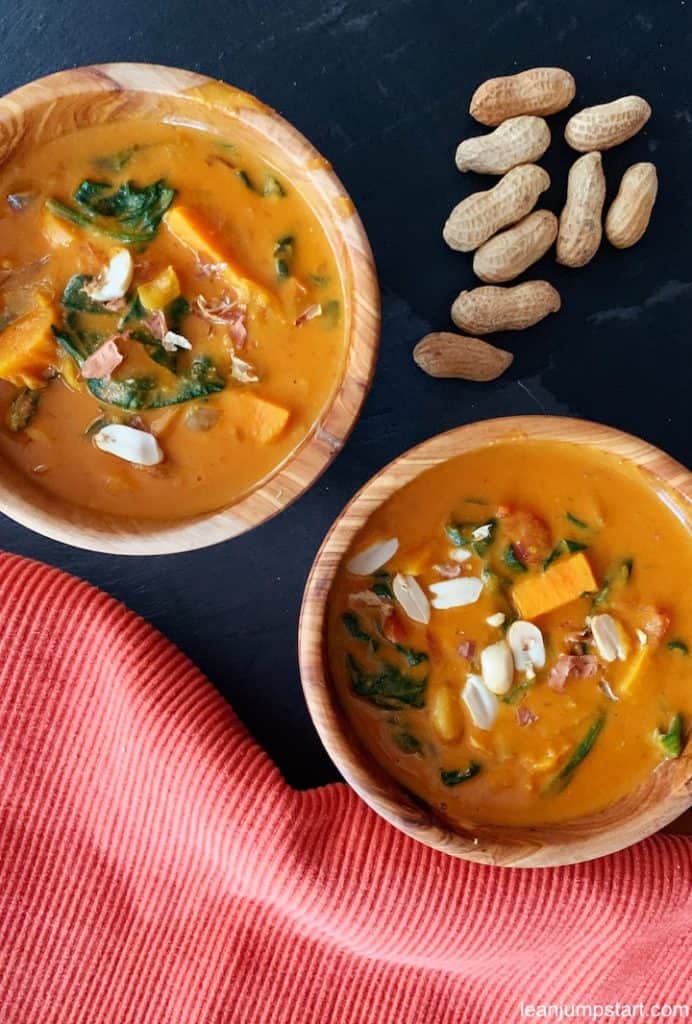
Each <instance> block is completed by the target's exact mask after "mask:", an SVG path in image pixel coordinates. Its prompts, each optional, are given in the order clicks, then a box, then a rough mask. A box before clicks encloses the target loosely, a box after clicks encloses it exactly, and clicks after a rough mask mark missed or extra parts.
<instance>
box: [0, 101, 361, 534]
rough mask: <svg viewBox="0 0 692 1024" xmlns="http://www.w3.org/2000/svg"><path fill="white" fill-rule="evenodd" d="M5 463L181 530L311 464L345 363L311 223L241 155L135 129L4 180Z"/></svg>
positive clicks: (99, 134) (195, 138)
mask: <svg viewBox="0 0 692 1024" xmlns="http://www.w3.org/2000/svg"><path fill="white" fill-rule="evenodd" d="M0 204H1V205H2V207H3V209H2V211H1V212H0V414H1V415H2V422H3V426H2V429H1V430H0V454H1V455H2V457H4V458H6V459H9V460H10V461H11V462H13V463H14V464H15V465H16V466H18V467H19V468H20V469H21V470H22V471H24V472H25V473H26V474H28V475H29V476H30V477H31V478H32V479H34V480H35V481H37V482H38V483H40V485H41V486H43V487H45V488H47V489H48V490H49V491H51V492H53V493H54V494H57V495H59V496H61V497H63V498H66V499H67V500H69V501H71V502H74V503H77V504H80V505H83V506H88V507H90V508H92V509H95V510H99V511H102V512H106V513H110V514H115V515H128V516H137V517H143V518H151V519H177V518H181V517H184V516H189V515H194V514H197V513H201V512H205V511H209V510H212V509H215V508H220V507H223V506H225V505H228V504H230V503H232V502H233V501H234V500H236V499H237V498H239V497H240V496H241V495H243V494H244V493H246V492H247V491H249V490H250V489H252V488H253V487H254V486H256V485H257V484H258V483H259V482H260V481H261V480H263V479H264V478H266V477H267V476H268V475H270V474H271V473H272V472H273V471H274V470H275V469H276V468H277V467H278V466H279V465H280V464H281V463H282V462H283V461H284V460H285V459H286V458H287V457H288V456H289V455H290V454H291V452H292V451H294V450H295V449H296V447H298V446H299V445H300V443H301V442H302V441H303V440H304V439H305V437H306V436H307V435H308V434H309V432H310V431H311V430H312V429H313V427H314V425H315V423H316V422H317V421H318V420H319V418H320V416H321V414H322V413H323V412H324V410H325V409H326V408H327V406H328V404H329V402H330V399H331V396H332V395H333V393H334V391H335V388H336V387H337V385H338V382H339V381H340V379H341V376H342V372H343V367H344V364H345V348H346V345H345V334H346V332H345V320H346V318H347V313H348V311H347V310H345V309H344V295H343V290H342V285H341V280H340V275H339V269H338V267H337V266H336V263H335V258H334V253H333V251H332V249H331V247H330V244H329V241H328V239H327V236H326V234H325V232H324V231H323V229H322V227H321V225H320V223H319V221H318V219H317V216H316V214H315V212H314V211H313V210H312V209H311V207H310V206H309V204H308V203H307V201H306V200H305V199H304V198H303V197H302V195H301V194H300V193H299V191H298V189H297V188H296V187H294V185H293V184H292V183H291V181H290V180H289V179H288V178H287V177H286V176H285V175H284V174H283V173H281V172H280V171H277V170H276V169H275V168H274V167H272V166H271V165H269V164H268V163H267V162H266V160H264V159H263V157H262V156H261V155H260V154H259V153H255V152H253V151H252V150H251V149H250V148H249V147H247V146H246V145H245V144H242V145H241V144H240V143H238V144H236V143H235V142H234V140H233V139H232V138H220V137H217V136H214V135H212V134H211V133H206V132H202V131H197V130H195V129H191V128H184V127H177V126H173V125H166V124H154V123H152V122H148V121H138V120H130V121H124V122H119V123H114V124H109V125H100V126H92V127H89V128H84V129H81V130H79V131H76V132H74V133H72V134H67V135H63V136H61V137H59V138H56V139H53V140H51V141H49V142H47V143H45V144H42V145H40V146H36V147H35V148H33V149H28V150H27V151H26V152H23V151H22V152H20V153H19V154H18V155H17V156H15V157H14V158H13V159H12V160H11V161H10V162H9V163H8V164H7V165H6V166H5V167H4V168H3V169H2V171H1V172H0Z"/></svg>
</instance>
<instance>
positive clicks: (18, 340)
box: [0, 295, 59, 390]
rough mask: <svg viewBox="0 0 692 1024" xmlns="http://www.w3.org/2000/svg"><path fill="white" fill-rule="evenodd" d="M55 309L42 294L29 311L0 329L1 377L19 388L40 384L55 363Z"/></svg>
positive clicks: (33, 387)
mask: <svg viewBox="0 0 692 1024" xmlns="http://www.w3.org/2000/svg"><path fill="white" fill-rule="evenodd" d="M54 314H55V311H54V309H53V306H52V304H51V303H50V302H49V301H48V300H47V299H46V298H45V297H44V296H42V295H38V296H37V297H36V302H35V305H34V306H33V308H32V309H30V310H29V312H28V313H25V314H24V316H21V317H19V319H17V320H14V321H13V322H12V323H10V324H9V325H8V326H7V327H5V329H4V330H3V331H0V380H6V381H9V383H10V384H14V385H15V387H18V388H22V387H24V388H31V389H33V390H36V389H37V388H43V387H45V386H46V384H47V382H48V381H47V371H48V370H50V368H51V367H57V365H58V361H59V352H58V346H57V344H56V341H55V338H54V337H53V332H52V331H51V324H52V323H53V319H54Z"/></svg>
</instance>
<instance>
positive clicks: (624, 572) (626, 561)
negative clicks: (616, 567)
mask: <svg viewBox="0 0 692 1024" xmlns="http://www.w3.org/2000/svg"><path fill="white" fill-rule="evenodd" d="M633 572H634V559H633V558H623V560H622V562H621V563H620V576H621V577H622V579H623V580H624V581H625V583H627V582H628V580H631V579H632V573H633Z"/></svg>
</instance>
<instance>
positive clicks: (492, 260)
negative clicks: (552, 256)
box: [473, 210, 557, 284]
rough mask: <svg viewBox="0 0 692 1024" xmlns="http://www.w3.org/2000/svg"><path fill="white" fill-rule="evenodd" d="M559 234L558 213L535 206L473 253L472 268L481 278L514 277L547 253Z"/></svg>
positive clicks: (506, 278)
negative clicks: (530, 211) (531, 211)
mask: <svg viewBox="0 0 692 1024" xmlns="http://www.w3.org/2000/svg"><path fill="white" fill-rule="evenodd" d="M556 236H557V217H556V216H555V214H554V213H551V212H550V210H534V212H533V213H530V214H529V215H528V217H524V219H523V220H520V221H519V223H518V224H515V225H514V227H511V228H508V229H507V230H506V231H501V232H500V234H499V235H495V236H494V237H493V238H489V239H488V241H487V242H484V243H483V245H482V246H481V247H480V249H477V250H476V252H475V255H474V257H473V271H474V273H475V275H476V276H477V277H480V279H481V281H487V282H488V283H489V284H499V283H500V282H502V281H511V280H512V279H513V278H515V277H518V276H519V274H521V273H523V272H524V271H525V270H526V268H527V267H530V266H531V265H532V264H533V263H535V262H536V260H539V259H540V258H541V256H544V255H545V254H546V253H547V251H548V249H549V248H550V246H551V245H552V244H553V242H554V241H555V238H556Z"/></svg>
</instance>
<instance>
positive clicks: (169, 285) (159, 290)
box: [137, 267, 180, 312]
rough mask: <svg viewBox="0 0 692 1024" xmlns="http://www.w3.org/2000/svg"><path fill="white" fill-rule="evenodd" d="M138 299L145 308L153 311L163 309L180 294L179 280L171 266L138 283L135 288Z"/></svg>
mask: <svg viewBox="0 0 692 1024" xmlns="http://www.w3.org/2000/svg"><path fill="white" fill-rule="evenodd" d="M137 295H138V296H139V301H140V302H141V303H142V305H143V306H144V308H145V309H147V310H149V312H153V311H154V310H157V309H165V308H166V306H169V305H170V304H171V302H173V300H174V299H177V298H178V296H179V295H180V281H179V280H178V275H177V274H176V272H175V270H174V269H173V267H166V269H165V270H162V271H161V273H160V274H157V275H156V277H154V278H153V279H152V280H151V281H146V282H145V283H144V284H140V286H139V288H138V289H137Z"/></svg>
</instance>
